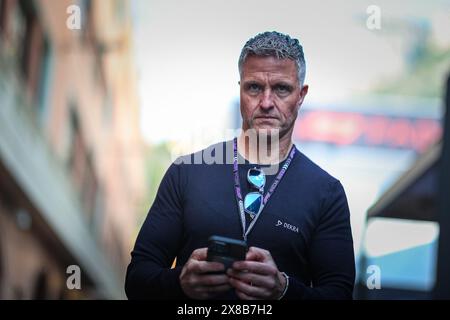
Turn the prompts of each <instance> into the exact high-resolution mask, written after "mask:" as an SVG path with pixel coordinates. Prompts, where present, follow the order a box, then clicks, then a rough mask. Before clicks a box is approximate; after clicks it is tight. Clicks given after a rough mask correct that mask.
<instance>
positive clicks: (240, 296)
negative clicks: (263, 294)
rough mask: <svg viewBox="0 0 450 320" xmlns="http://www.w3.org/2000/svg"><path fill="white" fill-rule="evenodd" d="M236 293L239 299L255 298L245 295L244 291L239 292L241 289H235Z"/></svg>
mask: <svg viewBox="0 0 450 320" xmlns="http://www.w3.org/2000/svg"><path fill="white" fill-rule="evenodd" d="M236 295H237V296H238V297H239V299H241V300H257V299H256V298H254V297H250V296H248V295H246V294H245V293H243V292H241V291H238V290H236Z"/></svg>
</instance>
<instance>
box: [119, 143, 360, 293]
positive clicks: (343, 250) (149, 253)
mask: <svg viewBox="0 0 450 320" xmlns="http://www.w3.org/2000/svg"><path fill="white" fill-rule="evenodd" d="M232 148H233V147H232V141H227V142H224V143H219V144H216V145H213V146H211V147H209V148H207V149H205V150H202V151H200V152H198V153H196V154H191V155H188V156H185V157H183V158H180V159H178V161H176V162H175V163H173V164H172V165H171V166H170V167H169V169H168V170H167V172H166V174H165V176H164V178H163V180H162V182H161V184H160V187H159V189H158V193H157V196H156V199H155V201H154V203H153V205H152V207H151V209H150V211H149V214H148V216H147V218H146V220H145V222H144V224H143V226H142V228H141V230H140V232H139V235H138V238H137V240H136V244H135V247H134V250H133V252H132V253H131V255H132V259H131V263H130V265H129V266H128V270H127V275H126V283H125V290H126V294H127V296H128V298H130V299H184V298H186V296H185V295H184V293H183V291H182V289H181V286H180V282H179V276H180V273H181V269H182V266H183V265H184V264H185V263H186V261H187V260H188V259H189V256H190V255H191V253H192V251H194V250H195V249H197V248H203V247H207V240H208V238H209V237H210V236H211V235H220V236H226V237H231V238H235V239H242V238H243V236H242V227H241V222H240V218H239V211H238V206H237V202H236V199H235V194H234V192H235V191H234V178H233V165H232V157H233V149H232ZM220 150H222V151H220ZM221 152H222V153H221ZM211 155H212V156H221V155H223V156H222V161H221V163H215V164H207V163H205V161H203V163H201V164H193V163H194V162H195V160H197V161H198V160H199V159H205V158H204V156H206V157H209V158H211ZM225 160H227V161H226V162H225ZM241 161H243V162H245V163H243V164H240V165H239V175H240V182H241V187H242V191H243V192H242V194H243V196H245V194H246V193H247V192H248V191H249V187H248V183H247V180H246V174H247V171H248V169H249V168H252V167H254V166H255V165H254V164H250V163H248V162H247V161H245V160H244V159H243V158H240V162H241ZM179 162H182V163H181V164H179ZM206 162H208V163H210V162H211V161H210V159H209V160H206ZM195 163H197V162H195ZM282 165H283V163H281V164H280V167H281V166H282ZM262 167H264V166H262ZM274 178H275V175H269V176H267V182H266V190H267V189H268V188H269V186H270V185H271V184H272V181H273V180H274ZM247 243H248V245H249V247H250V246H255V247H259V248H263V249H266V250H268V251H270V253H271V255H272V257H273V259H274V261H275V263H276V264H277V266H278V269H279V270H280V271H284V272H286V274H287V275H288V276H289V288H288V290H287V293H286V295H285V297H284V299H351V298H352V292H353V286H354V280H355V262H354V253H353V241H352V234H351V228H350V213H349V209H348V205H347V199H346V196H345V192H344V189H343V187H342V185H341V183H340V182H339V181H338V180H336V179H335V178H333V177H332V176H330V175H329V174H328V173H327V172H325V171H324V170H322V169H321V168H320V167H319V166H317V165H316V164H314V163H313V162H312V161H311V160H309V159H308V158H307V157H306V156H305V155H304V154H302V153H301V152H300V151H298V150H297V152H296V155H295V158H294V159H293V161H292V163H291V165H290V167H289V169H288V171H287V173H286V174H285V176H284V177H283V179H282V180H281V182H280V183H279V185H278V187H277V189H276V191H275V193H274V194H273V195H272V197H271V198H270V200H269V202H268V203H267V205H266V207H265V208H264V210H263V211H262V213H261V216H260V217H259V219H258V221H257V222H256V224H255V226H254V228H253V230H252V231H251V232H250V234H249V235H248V238H247ZM175 258H176V259H177V260H176V261H177V263H176V267H175V268H173V269H171V265H172V263H173V261H174V259H175ZM218 298H223V299H233V298H235V299H237V296H236V295H235V293H234V292H233V291H231V292H228V293H227V294H225V295H222V296H218Z"/></svg>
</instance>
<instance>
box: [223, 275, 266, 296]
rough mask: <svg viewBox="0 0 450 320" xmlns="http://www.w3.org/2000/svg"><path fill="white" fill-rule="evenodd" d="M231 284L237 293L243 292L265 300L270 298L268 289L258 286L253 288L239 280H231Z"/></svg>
mask: <svg viewBox="0 0 450 320" xmlns="http://www.w3.org/2000/svg"><path fill="white" fill-rule="evenodd" d="M230 284H231V286H232V287H233V288H235V289H236V290H237V291H241V292H242V293H244V294H246V295H247V296H249V297H254V298H259V299H264V298H265V297H266V296H268V292H267V290H266V289H264V288H261V287H256V286H251V285H249V284H247V283H245V282H242V281H240V280H238V279H234V278H230Z"/></svg>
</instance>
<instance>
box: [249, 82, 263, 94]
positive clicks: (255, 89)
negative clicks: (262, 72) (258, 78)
mask: <svg viewBox="0 0 450 320" xmlns="http://www.w3.org/2000/svg"><path fill="white" fill-rule="evenodd" d="M261 90H262V87H261V86H260V85H259V84H257V83H249V84H248V85H247V91H248V92H249V93H251V94H258V93H260V92H261Z"/></svg>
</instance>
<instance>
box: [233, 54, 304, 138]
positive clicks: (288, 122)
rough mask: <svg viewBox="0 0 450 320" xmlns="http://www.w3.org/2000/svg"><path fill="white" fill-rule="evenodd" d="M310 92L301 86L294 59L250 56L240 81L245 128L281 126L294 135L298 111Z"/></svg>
mask: <svg viewBox="0 0 450 320" xmlns="http://www.w3.org/2000/svg"><path fill="white" fill-rule="evenodd" d="M307 92H308V86H306V85H305V86H303V88H301V87H300V84H299V82H298V77H297V67H296V63H295V61H293V60H291V59H277V58H275V57H271V56H267V57H266V56H248V57H247V59H246V60H245V62H244V65H243V68H242V76H241V81H240V96H241V114H242V120H243V127H242V129H243V130H244V131H246V130H248V129H255V130H257V131H259V130H260V129H278V130H279V131H280V132H279V134H280V137H283V136H284V135H286V133H289V134H292V129H293V127H294V123H295V120H296V119H297V113H298V110H299V109H300V105H301V104H302V102H303V99H304V98H305V96H306V94H307Z"/></svg>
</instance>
